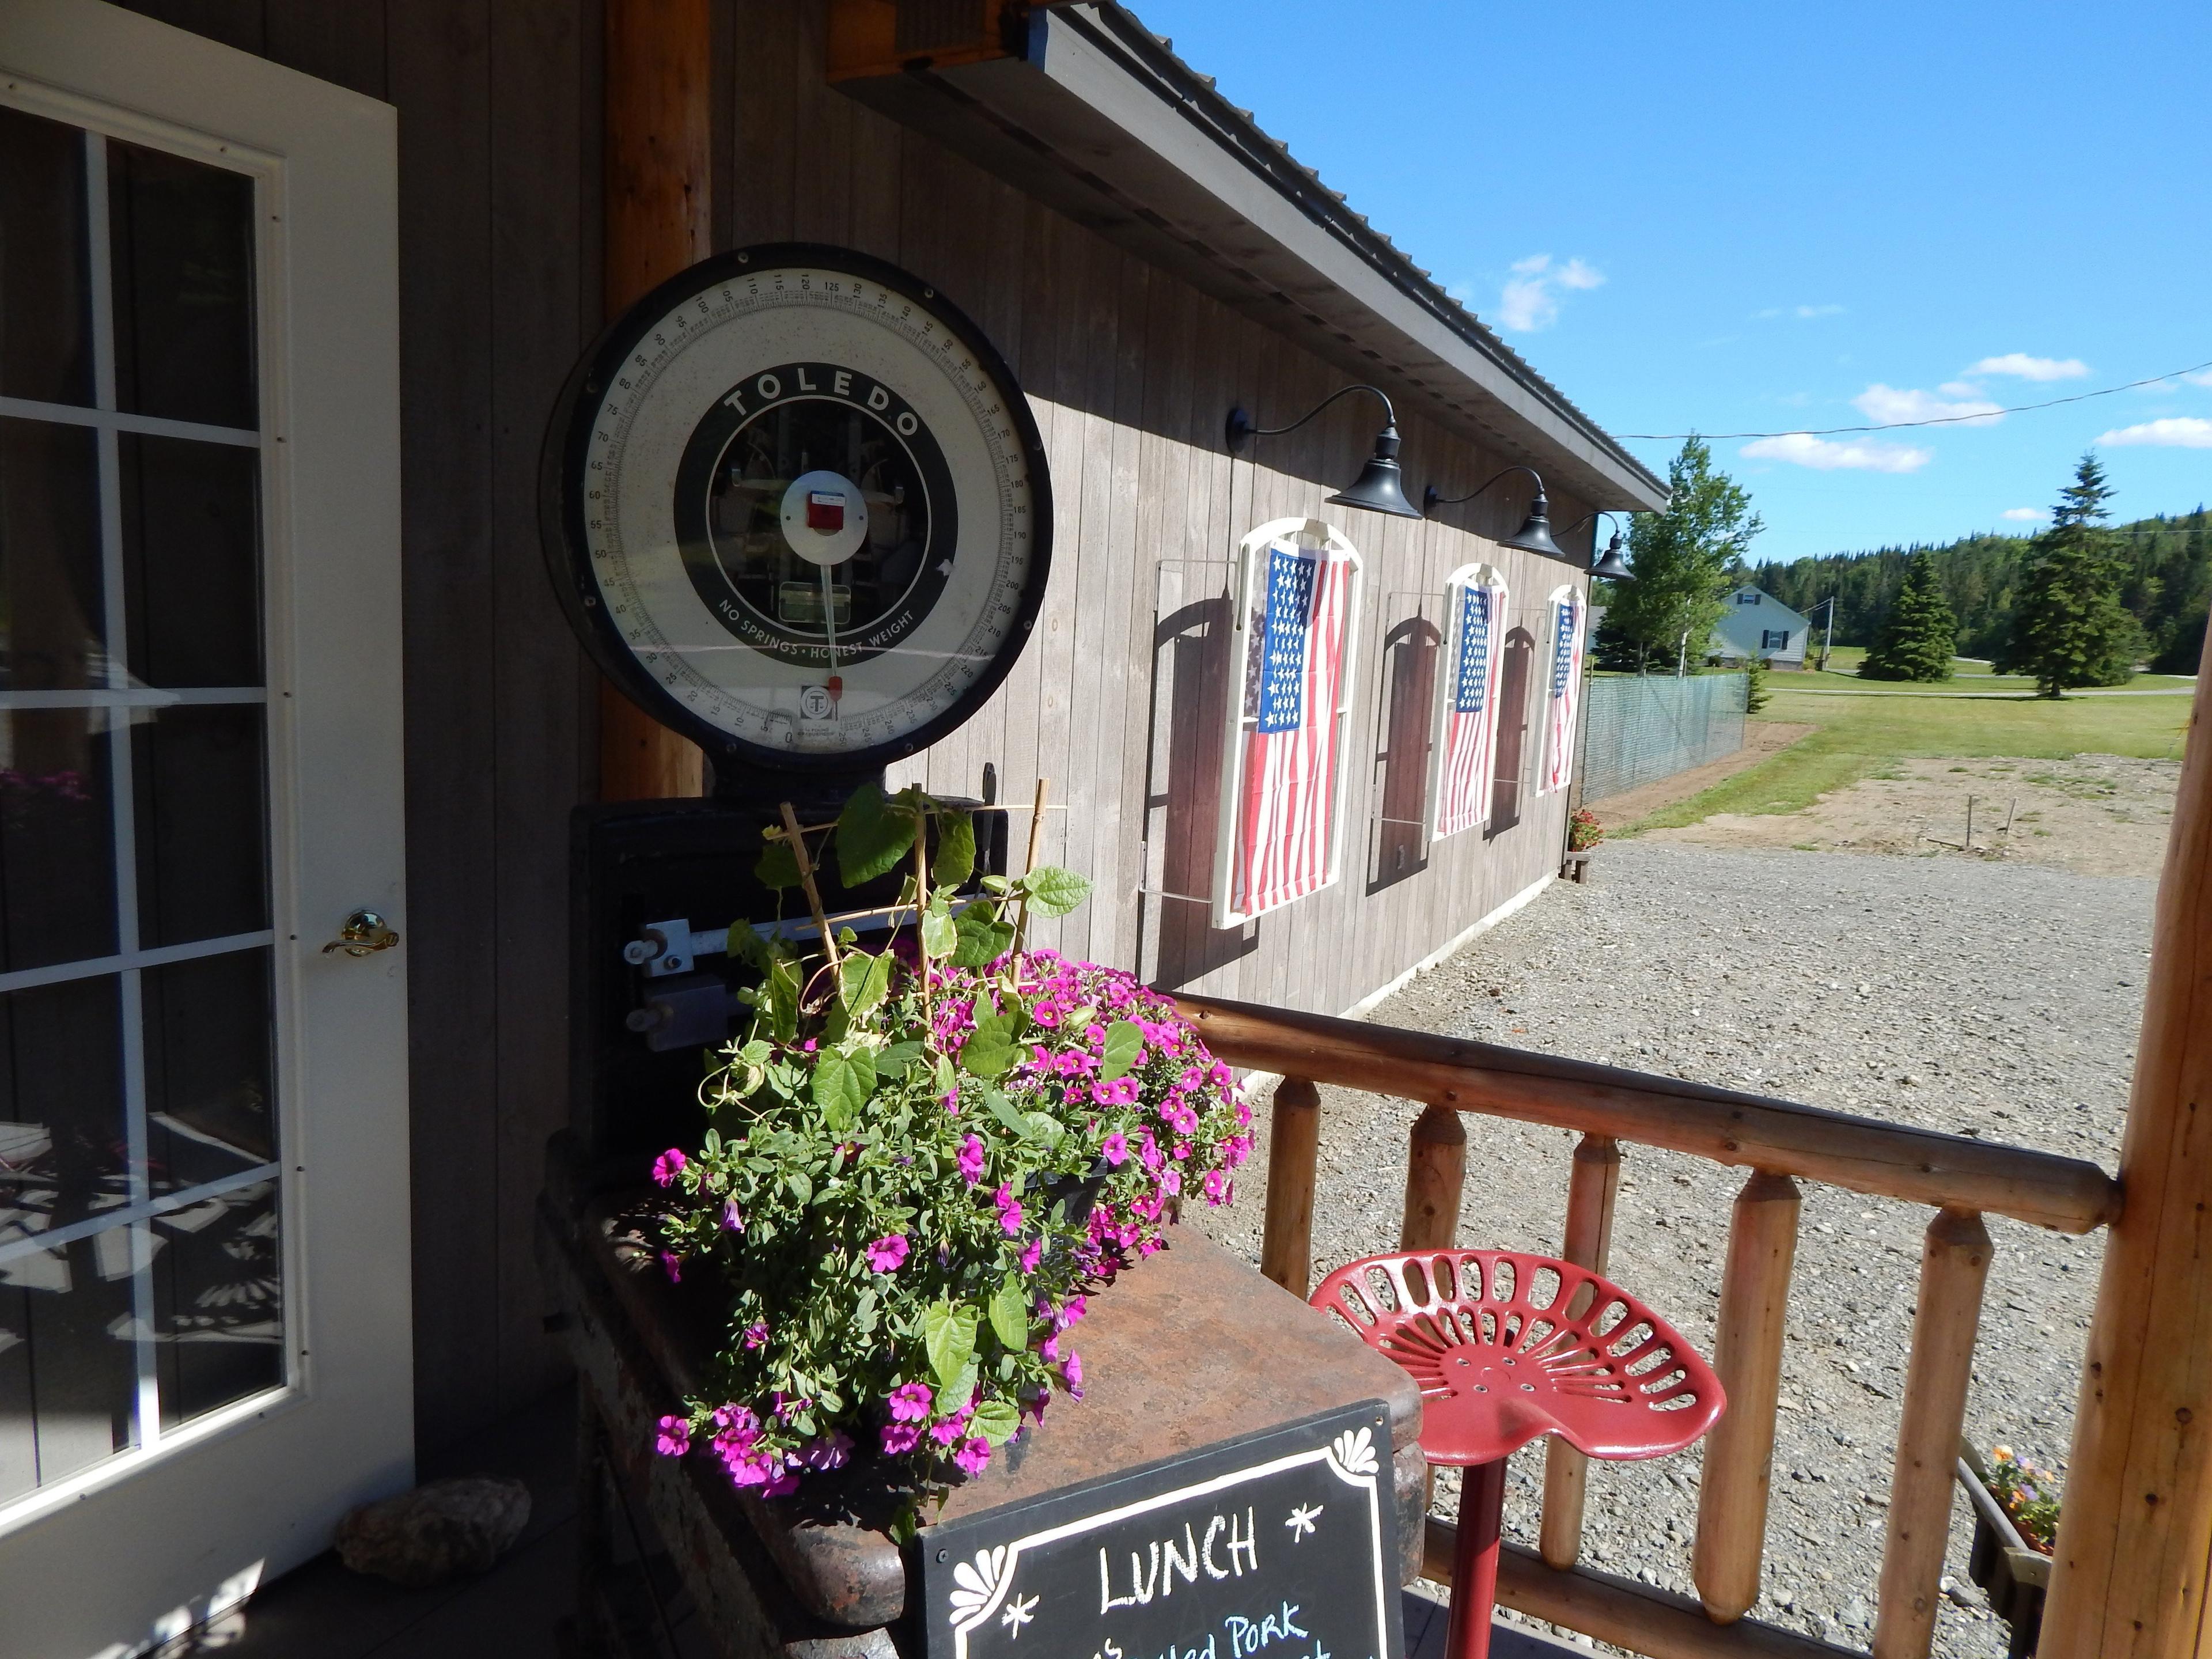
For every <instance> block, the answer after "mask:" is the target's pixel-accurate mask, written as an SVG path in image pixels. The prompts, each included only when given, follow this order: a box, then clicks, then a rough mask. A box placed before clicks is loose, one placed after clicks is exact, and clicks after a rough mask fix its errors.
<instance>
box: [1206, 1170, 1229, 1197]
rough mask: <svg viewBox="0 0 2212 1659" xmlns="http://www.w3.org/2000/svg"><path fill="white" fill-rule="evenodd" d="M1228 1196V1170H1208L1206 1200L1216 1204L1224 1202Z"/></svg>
mask: <svg viewBox="0 0 2212 1659" xmlns="http://www.w3.org/2000/svg"><path fill="white" fill-rule="evenodd" d="M1228 1197H1229V1172H1228V1171H1227V1170H1207V1171H1206V1202H1207V1203H1209V1204H1217V1205H1218V1204H1221V1203H1223V1202H1225V1201H1226V1200H1227V1199H1228Z"/></svg>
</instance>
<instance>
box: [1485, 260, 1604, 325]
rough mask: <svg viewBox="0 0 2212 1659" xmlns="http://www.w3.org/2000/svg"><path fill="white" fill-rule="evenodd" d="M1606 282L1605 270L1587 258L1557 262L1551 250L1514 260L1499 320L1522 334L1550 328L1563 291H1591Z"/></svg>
mask: <svg viewBox="0 0 2212 1659" xmlns="http://www.w3.org/2000/svg"><path fill="white" fill-rule="evenodd" d="M1604 282H1605V276H1604V273H1603V272H1601V271H1600V270H1598V269H1597V268H1596V267H1595V266H1594V265H1592V264H1589V263H1588V262H1587V261H1586V260H1583V259H1581V258H1572V259H1569V260H1568V261H1567V262H1566V263H1565V264H1559V265H1555V264H1553V263H1552V256H1551V255H1550V254H1548V253H1532V254H1530V255H1529V256H1528V258H1525V259H1516V260H1515V261H1514V262H1513V266H1512V274H1511V275H1510V276H1507V277H1506V279H1505V287H1504V290H1503V291H1502V292H1501V293H1500V294H1499V295H1498V321H1500V322H1501V323H1503V324H1504V325H1505V326H1506V327H1508V328H1510V329H1511V330H1513V331H1515V332H1516V333H1518V334H1532V333H1534V331H1536V330H1538V329H1540V328H1549V327H1550V326H1551V325H1553V323H1555V322H1557V321H1558V320H1559V290H1560V289H1578V290H1584V291H1587V290H1588V289H1594V288H1597V287H1600V286H1601V285H1602V284H1603V283H1604Z"/></svg>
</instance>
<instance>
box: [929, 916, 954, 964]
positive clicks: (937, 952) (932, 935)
mask: <svg viewBox="0 0 2212 1659" xmlns="http://www.w3.org/2000/svg"><path fill="white" fill-rule="evenodd" d="M959 943H960V929H959V927H958V926H957V924H956V923H955V922H954V921H953V920H952V918H951V917H950V916H939V915H926V916H924V917H923V918H922V919H921V948H922V949H923V950H925V951H928V952H929V954H930V955H931V956H933V957H949V956H951V954H952V952H953V951H954V949H955V948H956V947H957V945H959Z"/></svg>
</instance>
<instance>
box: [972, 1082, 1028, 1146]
mask: <svg viewBox="0 0 2212 1659" xmlns="http://www.w3.org/2000/svg"><path fill="white" fill-rule="evenodd" d="M983 1109H984V1110H986V1111H987V1112H988V1113H990V1115H992V1116H993V1117H995V1118H996V1119H998V1120H999V1121H1000V1122H1001V1123H1003V1124H1005V1125H1006V1127H1008V1128H1009V1129H1012V1131H1013V1132H1014V1133H1016V1134H1018V1135H1019V1136H1020V1137H1021V1138H1022V1139H1024V1140H1035V1139H1037V1135H1036V1131H1035V1130H1034V1129H1032V1128H1031V1127H1030V1121H1029V1119H1028V1118H1026V1117H1024V1116H1023V1115H1021V1114H1020V1113H1019V1112H1018V1111H1016V1110H1015V1109H1014V1103H1013V1102H1012V1101H1011V1100H1008V1099H1007V1098H1006V1096H1004V1095H1003V1094H1000V1092H999V1091H997V1090H996V1089H986V1090H984V1091H983ZM1040 1115H1041V1114H1040Z"/></svg>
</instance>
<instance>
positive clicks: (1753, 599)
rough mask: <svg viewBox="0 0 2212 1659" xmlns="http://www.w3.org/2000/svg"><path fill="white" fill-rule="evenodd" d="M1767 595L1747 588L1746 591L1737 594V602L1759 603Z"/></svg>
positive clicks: (1739, 603) (1743, 603)
mask: <svg viewBox="0 0 2212 1659" xmlns="http://www.w3.org/2000/svg"><path fill="white" fill-rule="evenodd" d="M1763 598H1765V595H1764V594H1761V593H1757V592H1752V591H1751V590H1750V589H1748V588H1747V589H1746V590H1745V591H1744V592H1741V593H1739V594H1737V595H1736V596H1735V602H1736V603H1737V604H1738V605H1757V604H1758V603H1759V600H1760V599H1763Z"/></svg>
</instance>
